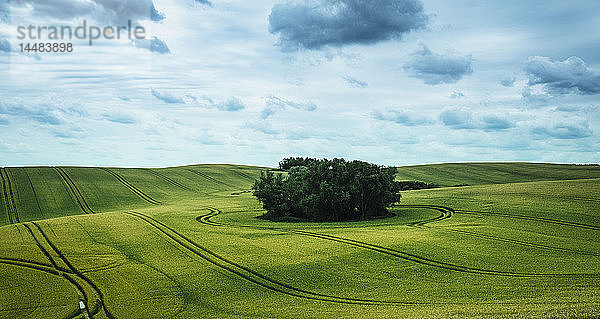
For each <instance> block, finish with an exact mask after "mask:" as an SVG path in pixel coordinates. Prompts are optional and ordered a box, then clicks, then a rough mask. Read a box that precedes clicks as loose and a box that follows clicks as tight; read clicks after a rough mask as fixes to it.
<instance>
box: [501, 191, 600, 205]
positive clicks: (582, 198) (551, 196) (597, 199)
mask: <svg viewBox="0 0 600 319" xmlns="http://www.w3.org/2000/svg"><path fill="white" fill-rule="evenodd" d="M503 194H504V195H513V196H515V195H516V196H523V195H527V196H537V197H547V198H558V199H562V198H565V199H574V200H581V201H586V202H595V203H600V198H594V197H585V196H571V195H562V194H560V195H552V194H541V193H527V192H525V193H503Z"/></svg>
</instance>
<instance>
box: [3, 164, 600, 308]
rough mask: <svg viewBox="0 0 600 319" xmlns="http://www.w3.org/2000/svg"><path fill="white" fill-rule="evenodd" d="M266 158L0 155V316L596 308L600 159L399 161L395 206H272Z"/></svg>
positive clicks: (599, 256) (599, 278)
mask: <svg viewBox="0 0 600 319" xmlns="http://www.w3.org/2000/svg"><path fill="white" fill-rule="evenodd" d="M267 169H268V168H261V167H251V166H236V165H192V166H184V167H174V168H160V169H141V168H140V169H124V168H92V167H25V168H23V167H7V168H2V169H0V176H1V177H2V180H1V182H2V186H1V187H2V194H1V196H0V216H1V220H0V226H1V227H0V278H2V280H0V318H109V319H112V318H182V319H183V318H440V317H457V318H464V317H472V318H497V317H502V318H523V317H525V318H540V317H548V318H556V317H564V318H572V317H581V318H586V317H594V316H597V314H598V313H600V167H598V166H574V165H555V164H527V163H490V164H484V163H476V164H438V165H423V166H411V167H400V168H399V172H398V177H397V179H398V180H418V181H424V182H428V183H436V184H438V185H442V186H454V185H464V184H468V185H472V186H464V187H442V188H436V189H429V190H418V191H407V192H403V193H402V196H403V197H402V201H401V203H400V204H399V205H396V206H394V207H392V208H391V209H390V211H391V212H392V213H394V214H395V216H394V217H390V218H384V219H376V220H370V221H360V222H329V223H276V222H271V221H266V220H261V219H257V218H255V217H256V216H259V215H261V214H262V213H263V210H262V208H261V206H260V205H259V203H258V202H257V201H256V199H255V198H254V197H253V196H252V194H251V191H250V188H251V186H252V184H253V181H254V180H255V179H256V178H257V177H258V176H259V174H260V172H261V171H264V170H267Z"/></svg>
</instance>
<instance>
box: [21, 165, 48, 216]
mask: <svg viewBox="0 0 600 319" xmlns="http://www.w3.org/2000/svg"><path fill="white" fill-rule="evenodd" d="M22 170H23V172H24V173H25V176H27V181H29V186H31V190H32V191H33V198H35V203H36V205H37V207H38V209H39V210H40V216H41V217H44V211H42V207H41V206H40V201H39V200H38V197H37V193H36V191H35V187H33V182H32V181H31V178H30V177H29V173H27V169H26V168H25V167H23V168H22Z"/></svg>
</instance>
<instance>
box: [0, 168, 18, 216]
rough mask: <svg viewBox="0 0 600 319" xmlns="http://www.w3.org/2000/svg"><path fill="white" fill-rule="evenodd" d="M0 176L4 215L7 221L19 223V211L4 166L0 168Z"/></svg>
mask: <svg viewBox="0 0 600 319" xmlns="http://www.w3.org/2000/svg"><path fill="white" fill-rule="evenodd" d="M0 177H1V178H2V194H3V195H4V202H5V205H6V215H7V216H8V223H9V224H15V223H20V222H21V220H20V218H19V213H18V211H17V204H16V202H15V194H14V191H13V188H12V184H11V181H10V176H9V175H8V170H7V169H6V167H2V168H0Z"/></svg>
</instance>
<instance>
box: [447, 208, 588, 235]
mask: <svg viewBox="0 0 600 319" xmlns="http://www.w3.org/2000/svg"><path fill="white" fill-rule="evenodd" d="M455 213H457V214H466V215H489V216H499V217H505V218H513V219H523V220H531V221H539V222H545V223H551V224H557V225H563V226H570V227H577V228H585V229H592V230H600V227H598V226H594V225H587V224H580V223H574V222H568V221H564V220H558V219H550V218H544V217H535V216H527V215H520V214H508V213H492V212H482V211H470V210H461V209H457V210H455Z"/></svg>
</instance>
